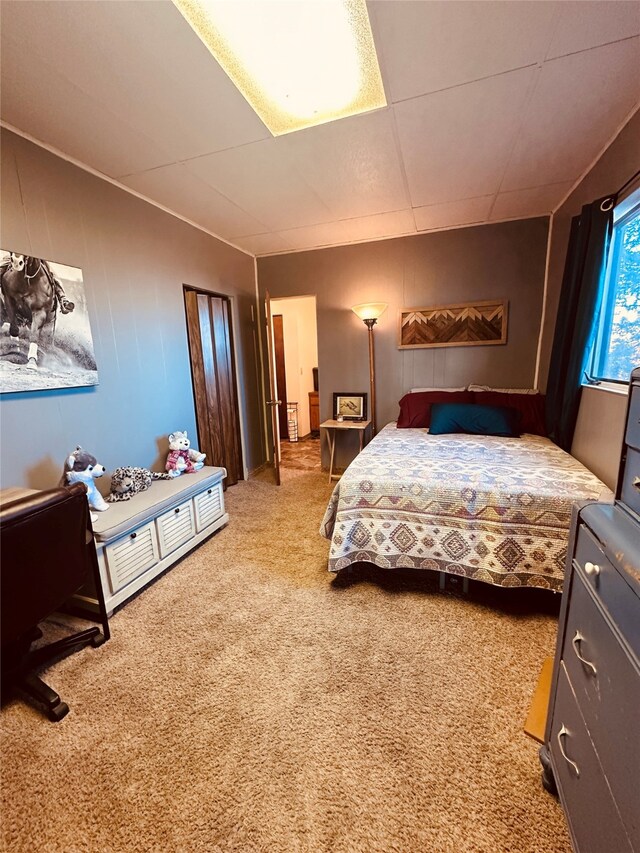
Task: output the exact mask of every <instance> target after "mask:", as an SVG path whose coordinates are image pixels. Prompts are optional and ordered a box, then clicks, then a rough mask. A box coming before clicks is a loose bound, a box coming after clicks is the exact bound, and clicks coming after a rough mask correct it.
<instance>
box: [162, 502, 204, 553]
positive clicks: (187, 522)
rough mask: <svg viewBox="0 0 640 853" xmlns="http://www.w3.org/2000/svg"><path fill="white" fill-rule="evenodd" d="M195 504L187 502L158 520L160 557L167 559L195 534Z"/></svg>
mask: <svg viewBox="0 0 640 853" xmlns="http://www.w3.org/2000/svg"><path fill="white" fill-rule="evenodd" d="M193 515H194V513H193V502H192V501H190V500H189V501H185V502H184V503H183V504H180V506H177V507H174V508H173V509H170V510H169V511H168V512H165V513H164V515H159V516H158V518H156V526H157V529H158V544H159V546H160V556H161V557H166V556H167V554H170V553H171V552H172V551H175V550H176V548H179V547H180V546H181V545H182V544H183V543H185V542H186V541H187V540H188V539H191V537H192V536H193V535H194V534H195V532H196V528H195V523H194V518H193Z"/></svg>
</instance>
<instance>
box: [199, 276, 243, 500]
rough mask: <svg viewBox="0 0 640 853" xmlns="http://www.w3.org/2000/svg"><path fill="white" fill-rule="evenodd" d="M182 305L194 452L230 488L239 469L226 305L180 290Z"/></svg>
mask: <svg viewBox="0 0 640 853" xmlns="http://www.w3.org/2000/svg"><path fill="white" fill-rule="evenodd" d="M185 303H186V310H187V331H188V335H189V352H190V354H191V376H192V379H193V392H194V397H195V403H196V420H197V423H198V443H199V448H198V449H199V450H201V451H202V452H203V453H206V454H207V458H206V460H205V461H206V464H207V465H219V466H222V467H224V468H226V469H227V479H226V485H229V486H232V485H233V484H234V483H237V482H238V480H242V479H243V468H242V447H241V444H240V417H239V413H238V392H237V385H236V376H235V368H234V361H233V335H232V328H231V313H230V310H229V308H230V306H229V299H228V298H227V297H225V296H215V295H212V294H209V293H204V292H202V291H198V290H191V289H188V288H185Z"/></svg>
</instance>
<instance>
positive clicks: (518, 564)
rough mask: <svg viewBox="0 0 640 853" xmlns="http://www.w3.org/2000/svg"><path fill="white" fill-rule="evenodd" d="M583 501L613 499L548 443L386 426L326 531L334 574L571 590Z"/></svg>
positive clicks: (338, 494) (348, 482) (338, 490)
mask: <svg viewBox="0 0 640 853" xmlns="http://www.w3.org/2000/svg"><path fill="white" fill-rule="evenodd" d="M578 500H594V501H598V500H604V501H613V494H612V492H611V491H610V490H609V489H608V488H607V487H606V486H605V485H604V483H602V482H601V481H600V480H599V479H598V478H597V477H596V476H595V475H594V474H592V473H591V472H590V471H588V470H587V469H586V468H585V467H584V466H583V465H582V464H580V462H578V461H577V460H576V459H574V458H573V457H572V456H570V455H569V454H568V453H565V452H564V451H563V450H561V449H560V448H559V447H557V446H556V445H555V444H553V442H551V441H550V440H549V439H548V438H544V437H542V436H539V435H529V434H523V435H522V436H521V437H520V438H501V437H495V436H477V435H465V434H457V435H437V436H436V435H430V434H429V431H428V430H427V429H398V428H396V425H395V424H388V425H387V426H386V427H385V428H384V429H383V430H381V432H380V433H379V434H378V435H377V436H376V437H375V438H374V439H373V440H372V441H371V442H370V443H369V444H368V445H367V446H366V447H365V449H364V450H363V451H362V452H361V453H360V454H359V455H358V456H357V457H356V459H355V460H354V461H353V462H352V463H351V465H350V466H349V467H348V469H347V470H346V471H345V473H344V475H343V477H342V479H341V480H340V481H339V482H338V483H337V485H336V487H335V489H334V491H333V494H332V495H331V499H330V502H329V506H328V507H327V511H326V513H325V516H324V519H323V521H322V525H321V528H320V532H321V534H322V535H323V536H324V537H325V538H326V539H329V540H330V542H331V547H330V551H329V571H331V572H338V571H340V570H341V569H344V568H347V567H348V566H350V565H352V564H354V563H360V562H366V563H373V564H375V565H376V566H380V567H382V568H385V569H397V568H412V569H432V570H436V571H440V572H447V573H450V574H455V575H461V576H463V577H466V578H470V579H473V580H477V581H484V582H486V583H490V584H494V585H497V586H504V587H540V588H544V589H552V590H556V591H561V589H562V582H563V574H564V563H565V557H566V551H567V544H568V535H569V527H570V521H571V505H572V504H573V502H574V501H578Z"/></svg>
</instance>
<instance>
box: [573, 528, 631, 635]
mask: <svg viewBox="0 0 640 853" xmlns="http://www.w3.org/2000/svg"><path fill="white" fill-rule="evenodd" d="M574 562H575V563H576V564H577V568H578V571H577V572H576V575H577V576H579V577H582V579H583V580H584V581H585V583H586V584H587V586H588V587H589V588H590V589H592V590H593V592H594V593H595V595H596V598H597V599H598V600H599V601H600V602H601V603H602V605H603V607H605V608H606V610H607V611H608V612H609V614H610V615H611V617H612V618H613V621H614V622H615V623H616V626H617V628H618V630H619V631H620V633H621V634H622V636H623V637H624V638H625V639H626V640H627V642H628V643H629V644H630V646H631V647H632V648H637V645H638V642H637V637H638V624H639V620H640V609H639V607H638V598H637V596H636V595H634V594H633V592H632V591H631V589H630V587H629V585H628V584H627V582H626V581H625V580H624V578H622V577H621V575H620V573H619V572H618V571H616V569H615V568H614V567H613V566H612V565H611V563H610V562H609V560H608V559H607V558H606V557H605V555H604V553H603V551H602V546H601V545H600V543H599V542H598V540H597V539H596V537H595V536H594V535H593V533H592V532H591V531H590V530H589V528H588V527H586V526H585V525H584V524H581V525H580V527H579V529H578V541H577V544H576V553H575V560H574Z"/></svg>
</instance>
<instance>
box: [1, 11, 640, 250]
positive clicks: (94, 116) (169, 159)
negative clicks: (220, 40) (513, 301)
mask: <svg viewBox="0 0 640 853" xmlns="http://www.w3.org/2000/svg"><path fill="white" fill-rule="evenodd" d="M303 1H304V0H302V2H303ZM235 2H241V0H235ZM1 11H2V33H1V35H2V93H1V95H2V98H1V116H2V120H3V121H4V122H5V123H7V124H8V125H10V126H13V127H15V128H17V129H19V130H20V131H22V132H24V133H26V134H28V135H30V136H32V137H34V138H36V139H37V140H40V141H42V142H44V143H46V144H48V145H50V146H53V147H54V148H56V149H58V150H60V151H62V152H64V153H65V154H66V155H68V156H70V157H72V158H75V159H77V160H79V161H81V162H82V163H84V164H87V165H88V166H90V167H92V168H93V169H96V170H98V171H100V172H102V173H104V174H105V175H107V176H109V177H110V178H113V179H116V180H117V181H119V182H120V183H121V184H124V185H125V186H127V187H129V188H131V189H133V190H135V191H136V192H138V193H140V194H142V195H144V196H145V197H147V198H149V199H151V200H153V201H155V202H158V203H160V204H161V205H164V206H165V207H167V208H169V209H171V210H172V211H175V212H176V213H178V214H180V215H181V216H183V217H185V218H187V219H189V220H191V221H193V222H195V223H197V224H198V225H200V226H202V227H203V228H205V229H207V230H209V231H211V232H213V233H215V234H217V235H219V236H221V237H223V238H224V239H225V240H227V241H229V242H231V243H233V244H234V245H236V246H238V247H240V248H242V249H244V250H245V251H248V252H249V253H251V254H256V255H265V254H273V253H280V252H287V251H292V250H293V251H295V250H301V249H309V248H316V247H320V246H330V245H341V244H344V243H350V242H357V241H362V240H371V239H378V238H382V237H393V236H400V235H404V234H414V233H418V232H424V231H432V230H437V229H443V228H451V227H457V226H460V225H465V224H472V223H482V222H492V221H499V220H504V219H513V218H525V217H530V216H538V215H543V214H548V213H550V212H551V211H552V210H553V209H554V208H555V207H556V206H557V205H558V204H559V203H560V202H561V201H562V200H563V198H564V197H565V196H566V194H567V192H568V191H569V190H570V188H571V186H572V185H573V183H574V182H575V181H576V180H577V179H578V178H579V177H580V176H581V175H582V173H583V172H584V171H585V170H586V169H587V168H588V166H589V165H590V164H591V162H592V161H593V160H594V158H595V157H597V156H598V154H599V153H600V151H601V150H602V149H603V147H604V146H605V145H606V144H607V142H608V141H609V140H610V139H611V138H612V137H613V136H614V134H615V133H616V131H617V130H618V129H619V128H620V126H621V125H622V123H623V122H624V121H625V120H626V118H627V117H628V116H629V115H630V113H632V112H633V110H634V109H636V108H637V107H638V104H639V102H640V35H639V34H640V3H639V2H618V1H617V0H608V2H591V1H589V2H572V0H560V1H559V2H537V1H536V0H534V1H533V2H528V0H522V2H493V1H491V2H484V1H483V0H478V2H475V1H474V0H472V2H457V1H456V0H445V2H440V0H409V1H408V2H403V0H392V2H380V1H379V0H374V2H370V3H369V11H370V17H371V24H372V29H373V33H374V38H375V42H376V47H377V51H378V56H379V59H380V65H381V70H382V76H383V80H384V85H385V90H386V93H387V100H388V103H389V106H388V107H387V108H385V109H382V110H378V111H376V112H372V113H367V114H364V115H359V116H355V117H352V118H347V119H342V120H340V121H336V122H332V123H330V124H325V125H321V126H319V127H316V128H310V129H307V130H303V131H299V132H297V133H293V134H289V135H287V136H281V137H278V138H275V139H274V138H272V137H271V135H270V133H269V132H268V130H267V129H266V127H265V126H264V125H263V124H262V122H261V121H260V119H259V118H258V117H257V116H256V114H255V113H254V112H253V110H252V109H251V108H250V107H249V105H248V104H247V103H246V101H245V100H244V98H243V97H242V95H241V94H240V93H239V92H238V91H237V90H236V88H235V87H234V85H233V84H232V83H231V81H230V80H229V78H228V77H227V76H226V74H225V73H224V71H223V70H222V69H221V68H220V66H219V65H218V64H217V63H216V61H215V60H214V59H213V57H212V56H211V55H210V54H209V52H208V51H207V49H206V48H205V47H204V45H203V44H202V43H201V42H200V41H199V39H198V38H197V36H196V35H195V34H194V32H193V31H192V30H191V28H190V27H189V25H188V24H187V23H186V22H185V20H184V19H183V18H182V16H181V15H180V13H179V12H178V11H177V10H176V8H175V7H174V6H173V4H172V3H171V2H169V0H127V2H110V0H91V2H89V0H85V2H67V0H57V2H51V0H38V2H33V0H20V2H18V0H8V2H3V3H2V4H1ZM330 61H331V48H330V45H328V46H327V62H330Z"/></svg>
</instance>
